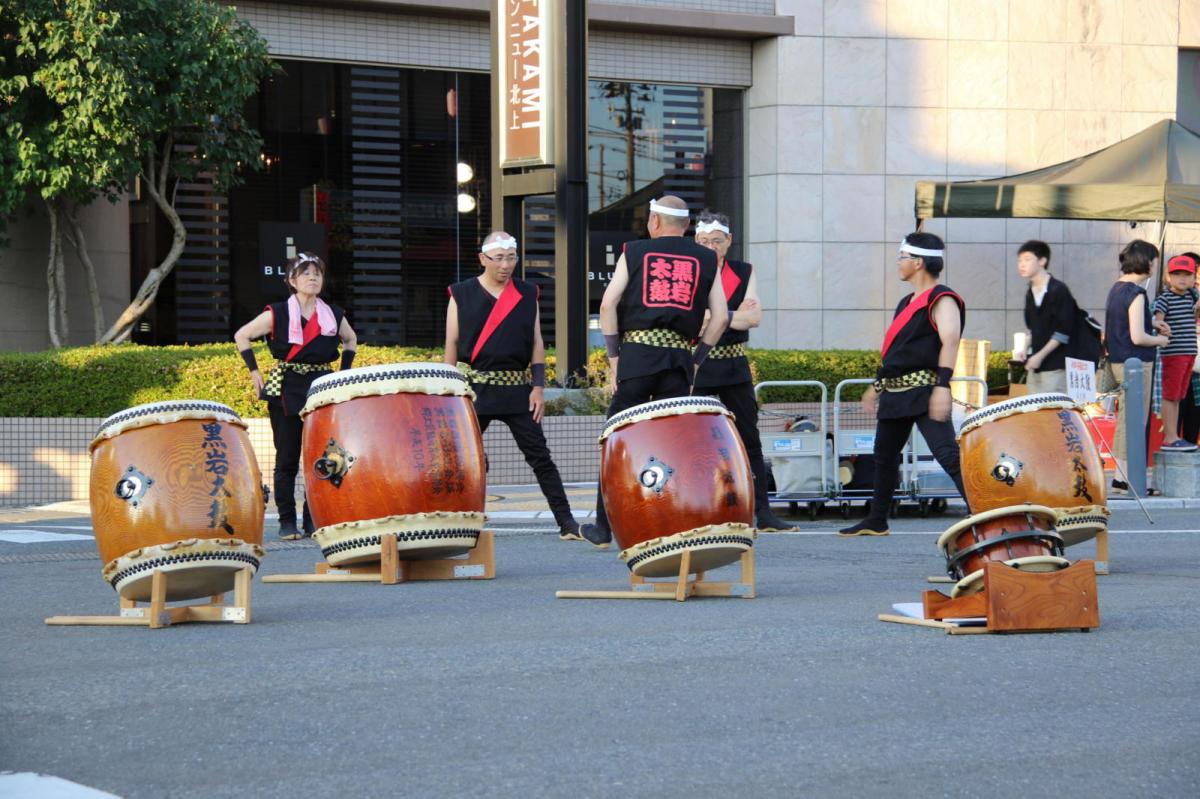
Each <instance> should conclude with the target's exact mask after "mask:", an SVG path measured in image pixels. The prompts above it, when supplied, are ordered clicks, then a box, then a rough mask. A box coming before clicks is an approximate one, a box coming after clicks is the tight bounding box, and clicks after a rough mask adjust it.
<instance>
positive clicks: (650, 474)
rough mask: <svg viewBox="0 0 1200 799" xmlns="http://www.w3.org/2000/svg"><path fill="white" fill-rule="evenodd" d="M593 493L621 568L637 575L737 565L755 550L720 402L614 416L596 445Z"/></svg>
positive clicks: (652, 407)
mask: <svg viewBox="0 0 1200 799" xmlns="http://www.w3.org/2000/svg"><path fill="white" fill-rule="evenodd" d="M600 445H601V453H600V486H601V489H602V490H603V492H604V505H605V508H606V509H607V511H608V520H609V524H610V525H611V527H612V531H613V535H614V536H615V537H616V539H617V543H618V544H619V545H620V547H621V560H622V561H624V562H625V564H626V565H627V566H628V567H629V569H630V570H631V571H632V572H633V573H634V574H636V575H639V576H642V577H666V576H672V575H677V574H679V568H680V559H681V557H682V555H683V552H684V551H690V552H691V555H690V569H689V571H690V572H693V573H694V572H701V571H707V570H709V569H715V568H717V567H719V566H724V565H726V564H728V563H733V562H734V561H736V560H738V559H739V558H740V557H741V556H742V553H744V552H746V551H747V550H748V549H750V547H751V546H753V544H754V536H755V532H754V530H753V529H752V528H751V523H752V522H753V519H754V485H753V482H752V480H753V477H752V476H751V473H750V464H749V461H748V460H747V458H746V449H745V447H744V446H743V445H742V440H741V438H740V437H739V436H738V433H737V429H736V428H735V427H734V426H733V415H732V414H731V413H730V412H729V411H728V410H727V409H726V408H725V406H724V405H722V404H721V402H720V401H719V400H716V399H712V398H709V397H680V398H678V399H669V400H656V401H654V402H647V403H644V404H642V405H635V406H634V407H632V408H630V409H628V410H626V411H622V412H620V413H617V414H614V415H613V417H612V418H611V419H609V420H608V422H607V423H606V424H605V426H604V431H603V433H602V434H601V435H600Z"/></svg>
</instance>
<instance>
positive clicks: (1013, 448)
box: [958, 394, 1108, 546]
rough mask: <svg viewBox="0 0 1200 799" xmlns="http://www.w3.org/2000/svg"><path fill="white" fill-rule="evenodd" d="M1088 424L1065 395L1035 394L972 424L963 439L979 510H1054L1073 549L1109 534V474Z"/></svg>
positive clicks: (984, 411) (981, 414)
mask: <svg viewBox="0 0 1200 799" xmlns="http://www.w3.org/2000/svg"><path fill="white" fill-rule="evenodd" d="M1084 424H1085V422H1084V419H1083V415H1082V414H1081V413H1080V412H1079V411H1077V410H1076V409H1075V402H1074V401H1073V400H1072V399H1071V398H1070V397H1068V396H1066V395H1065V394H1030V395H1028V396H1025V397H1018V398H1016V399H1011V400H1006V401H1005V402H998V403H996V404H995V405H988V406H987V407H984V408H980V409H979V410H978V411H976V412H974V413H972V414H971V415H970V416H968V417H967V418H966V419H964V420H963V425H962V430H961V431H960V432H959V434H958V435H959V446H960V448H961V452H962V479H963V488H964V490H965V491H966V494H967V496H966V499H967V503H968V504H969V506H970V508H971V510H972V511H973V512H975V513H979V512H981V511H989V510H995V509H996V508H1007V507H1011V506H1014V505H1020V504H1022V503H1026V502H1030V503H1034V504H1036V505H1045V506H1048V507H1050V508H1053V509H1054V511H1055V513H1056V514H1057V522H1056V524H1055V527H1056V528H1057V530H1058V532H1059V534H1060V535H1061V536H1062V538H1063V541H1064V542H1065V543H1066V545H1067V546H1070V545H1072V544H1078V543H1079V542H1081V541H1086V540H1087V539H1089V538H1091V537H1093V536H1095V535H1096V534H1097V533H1099V532H1101V531H1102V530H1105V529H1107V527H1108V505H1107V497H1106V495H1105V489H1104V467H1103V465H1102V464H1101V461H1100V454H1099V452H1097V450H1096V445H1095V443H1094V442H1093V440H1092V437H1091V436H1090V435H1088V432H1087V429H1086V427H1085V426H1084Z"/></svg>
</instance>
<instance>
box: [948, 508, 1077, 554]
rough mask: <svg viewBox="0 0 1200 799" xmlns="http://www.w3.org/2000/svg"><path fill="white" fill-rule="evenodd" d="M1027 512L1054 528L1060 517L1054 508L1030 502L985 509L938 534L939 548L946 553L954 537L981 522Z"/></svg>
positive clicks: (1021, 514)
mask: <svg viewBox="0 0 1200 799" xmlns="http://www.w3.org/2000/svg"><path fill="white" fill-rule="evenodd" d="M1026 513H1031V514H1033V515H1034V516H1037V517H1039V518H1041V519H1043V520H1044V521H1045V522H1046V524H1047V526H1048V527H1050V528H1051V529H1053V528H1054V522H1055V521H1056V520H1057V519H1058V514H1057V513H1056V512H1055V511H1054V509H1052V508H1047V507H1046V506H1045V505H1034V504H1031V503H1028V502H1027V503H1025V504H1024V505H1010V506H1008V507H1007V508H996V509H995V510H985V511H984V512H982V513H976V514H975V515H974V516H968V517H967V518H965V519H963V520H962V521H961V522H958V523H957V524H955V525H954V526H952V527H951V528H950V529H949V530H947V531H946V532H944V533H942V534H941V535H940V536H938V541H937V545H938V549H940V550H941V551H942V552H943V553H944V552H945V551H946V549H947V547H949V546H950V544H951V543H952V542H953V541H954V539H956V538H958V536H959V535H960V534H962V532H963V531H964V530H967V529H969V528H971V527H974V526H975V525H977V524H979V523H980V522H986V521H990V520H992V519H998V518H1000V517H1002V516H1023V515H1025V514H1026Z"/></svg>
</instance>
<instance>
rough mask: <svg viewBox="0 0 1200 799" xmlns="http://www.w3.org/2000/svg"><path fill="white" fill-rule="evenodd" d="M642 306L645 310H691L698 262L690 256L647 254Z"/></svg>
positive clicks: (697, 279) (698, 267)
mask: <svg viewBox="0 0 1200 799" xmlns="http://www.w3.org/2000/svg"><path fill="white" fill-rule="evenodd" d="M643 263H644V264H645V269H643V270H642V303H643V304H644V305H645V306H646V307H647V308H682V309H683V310H685V311H690V310H691V309H692V303H693V302H694V301H695V298H696V286H697V284H698V283H699V281H700V262H699V261H698V260H696V259H695V258H693V257H691V256H690V255H674V254H670V253H657V252H650V253H646V257H645V261H644V262H643Z"/></svg>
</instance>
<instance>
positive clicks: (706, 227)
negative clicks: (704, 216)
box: [696, 219, 729, 236]
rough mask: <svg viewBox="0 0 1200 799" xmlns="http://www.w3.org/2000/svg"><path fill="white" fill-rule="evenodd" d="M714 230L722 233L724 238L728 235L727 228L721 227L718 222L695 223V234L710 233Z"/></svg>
mask: <svg viewBox="0 0 1200 799" xmlns="http://www.w3.org/2000/svg"><path fill="white" fill-rule="evenodd" d="M714 230H719V231H721V232H722V233H724V234H725V235H726V236H728V235H729V228H728V227H727V226H725V225H722V224H721V223H720V222H718V221H717V220H715V219H714V220H713V221H711V222H697V223H696V232H697V233H712V232H713V231H714Z"/></svg>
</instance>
